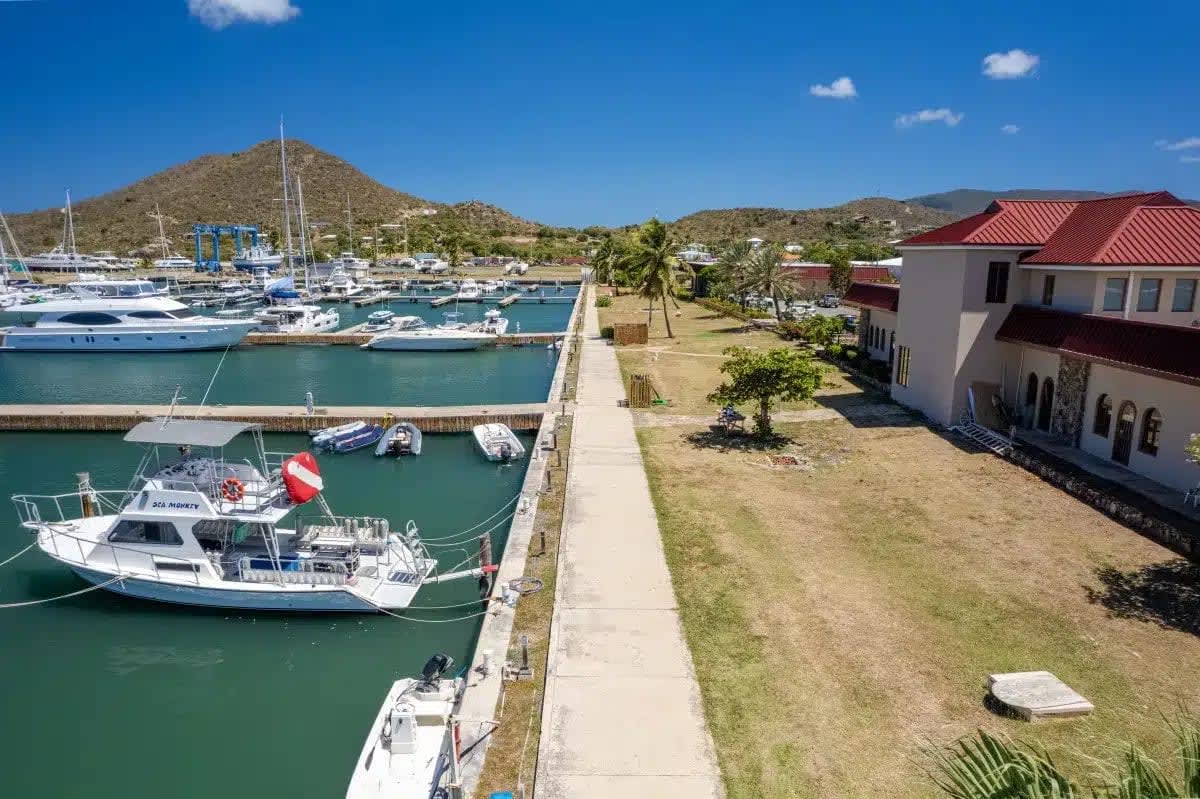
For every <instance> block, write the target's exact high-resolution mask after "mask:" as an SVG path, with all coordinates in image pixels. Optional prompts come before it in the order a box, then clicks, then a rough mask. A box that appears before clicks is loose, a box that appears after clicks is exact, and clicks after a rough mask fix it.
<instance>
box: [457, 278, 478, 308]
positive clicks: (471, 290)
mask: <svg viewBox="0 0 1200 799" xmlns="http://www.w3.org/2000/svg"><path fill="white" fill-rule="evenodd" d="M482 296H483V295H482V292H480V290H479V284H478V283H476V282H475V281H474V280H472V279H471V278H466V279H465V280H463V282H462V283H459V284H458V292H457V293H455V295H454V299H456V300H458V301H459V302H479V300H480V299H481V298H482Z"/></svg>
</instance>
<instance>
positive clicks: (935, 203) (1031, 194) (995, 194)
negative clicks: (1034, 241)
mask: <svg viewBox="0 0 1200 799" xmlns="http://www.w3.org/2000/svg"><path fill="white" fill-rule="evenodd" d="M1107 196H1109V195H1108V194H1106V193H1104V192H1100V191H1078V190H1075V189H1010V190H1008V191H991V190H989V189H955V190H954V191H943V192H939V193H937V194H923V195H921V196H920V197H910V198H909V199H907V200H905V202H907V203H912V204H914V205H923V206H926V207H927V208H936V209H937V210H939V211H945V212H946V213H949V214H955V215H956V216H969V215H971V214H977V213H979V212H980V211H982V210H983V209H984V208H987V207H988V205H990V204H991V202H992V200H1094V199H1096V198H1097V197H1107Z"/></svg>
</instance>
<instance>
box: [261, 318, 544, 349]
mask: <svg viewBox="0 0 1200 799" xmlns="http://www.w3.org/2000/svg"><path fill="white" fill-rule="evenodd" d="M365 324H366V322H364V323H363V324H362V325H355V326H354V327H351V328H349V329H347V330H339V331H337V332H336V333H247V334H246V338H245V339H243V341H242V343H243V344H257V345H263V346H277V345H282V344H309V345H337V346H343V347H348V346H361V345H363V344H366V343H367V342H368V341H370V340H371V339H372V338H374V336H375V334H374V333H361V332H357V331H359V330H360V329H361V328H362V327H363V325H365ZM566 335H567V334H566V333H564V332H558V333H509V334H505V335H503V336H500V337H499V338H497V339H496V346H497V347H525V346H529V345H531V344H541V345H543V346H545V345H547V344H553V343H554V342H556V341H558V340H559V339H562V338H564V337H565V336H566Z"/></svg>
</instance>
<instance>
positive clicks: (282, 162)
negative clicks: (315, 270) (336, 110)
mask: <svg viewBox="0 0 1200 799" xmlns="http://www.w3.org/2000/svg"><path fill="white" fill-rule="evenodd" d="M279 169H280V171H281V172H282V173H283V229H284V231H285V235H286V237H287V238H286V241H287V260H288V274H293V271H294V268H295V267H294V264H293V263H292V212H291V210H290V209H289V208H288V176H287V148H286V147H285V146H284V144H283V118H282V117H280V119H279Z"/></svg>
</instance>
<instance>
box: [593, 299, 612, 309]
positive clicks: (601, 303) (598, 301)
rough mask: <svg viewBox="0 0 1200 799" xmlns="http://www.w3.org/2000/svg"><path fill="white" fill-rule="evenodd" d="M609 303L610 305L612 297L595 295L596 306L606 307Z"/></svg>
mask: <svg viewBox="0 0 1200 799" xmlns="http://www.w3.org/2000/svg"><path fill="white" fill-rule="evenodd" d="M610 305H612V297H597V298H596V307H597V308H607V307H608V306H610Z"/></svg>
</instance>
